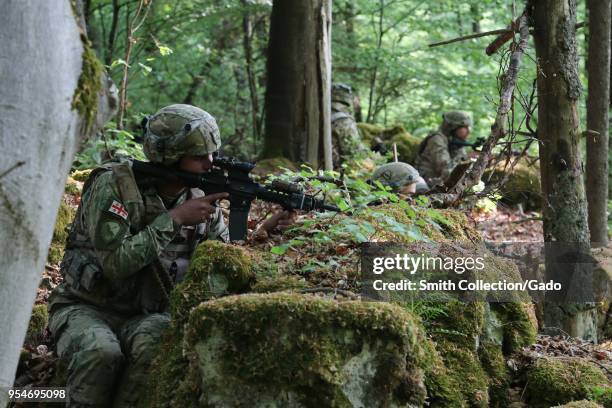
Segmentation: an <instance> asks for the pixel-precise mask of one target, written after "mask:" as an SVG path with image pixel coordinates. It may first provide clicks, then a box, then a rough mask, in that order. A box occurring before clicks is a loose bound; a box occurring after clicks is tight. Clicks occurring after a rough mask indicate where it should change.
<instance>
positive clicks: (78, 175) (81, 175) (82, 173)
mask: <svg viewBox="0 0 612 408" xmlns="http://www.w3.org/2000/svg"><path fill="white" fill-rule="evenodd" d="M91 170H92V169H87V170H75V171H73V172H72V174H71V175H70V177H71V178H72V179H74V180H76V181H81V182H83V183H84V182H86V181H87V179H88V178H89V175H90V174H91Z"/></svg>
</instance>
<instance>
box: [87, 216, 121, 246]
mask: <svg viewBox="0 0 612 408" xmlns="http://www.w3.org/2000/svg"><path fill="white" fill-rule="evenodd" d="M127 230H128V225H127V224H126V223H125V222H123V221H121V220H119V219H118V218H117V217H115V216H113V215H110V214H109V213H102V215H101V217H100V219H99V220H98V224H97V225H96V233H95V237H94V246H95V247H96V248H98V249H113V248H116V247H118V246H119V245H120V244H121V241H122V240H123V237H124V235H125V233H126V232H127Z"/></svg>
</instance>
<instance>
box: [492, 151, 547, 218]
mask: <svg viewBox="0 0 612 408" xmlns="http://www.w3.org/2000/svg"><path fill="white" fill-rule="evenodd" d="M504 167H505V162H502V163H500V164H499V165H497V166H496V167H495V168H493V169H490V170H487V171H485V173H484V175H483V176H482V180H483V181H485V183H488V182H490V183H497V182H499V181H501V180H502V179H503V177H504V176H505V173H506V171H507V170H505V169H504ZM500 193H501V196H502V199H501V200H502V202H503V203H505V204H508V205H517V204H521V205H522V206H523V209H525V210H538V209H540V208H541V206H542V203H541V200H542V189H541V187H540V165H539V163H534V164H530V163H529V162H528V160H527V159H521V160H520V161H519V162H518V163H517V164H516V166H515V167H514V170H513V171H512V173H511V174H510V175H509V176H508V179H507V180H506V182H505V183H504V184H503V185H502V186H501V188H500Z"/></svg>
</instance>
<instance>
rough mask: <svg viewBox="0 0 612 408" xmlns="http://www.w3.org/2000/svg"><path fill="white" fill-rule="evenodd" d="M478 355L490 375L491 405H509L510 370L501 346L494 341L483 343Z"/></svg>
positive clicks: (500, 406)
mask: <svg viewBox="0 0 612 408" xmlns="http://www.w3.org/2000/svg"><path fill="white" fill-rule="evenodd" d="M478 356H479V358H480V362H481V364H482V367H483V368H484V370H485V372H486V373H487V375H488V377H489V399H490V403H489V406H490V407H499V408H504V407H507V406H508V387H509V386H510V372H509V371H508V368H507V367H506V360H505V359H504V355H503V353H502V350H501V347H500V346H499V345H498V344H494V343H483V344H481V345H480V347H479V349H478Z"/></svg>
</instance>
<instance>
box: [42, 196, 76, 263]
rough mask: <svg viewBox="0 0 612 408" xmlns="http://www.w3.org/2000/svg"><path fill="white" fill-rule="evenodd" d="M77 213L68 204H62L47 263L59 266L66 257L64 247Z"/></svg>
mask: <svg viewBox="0 0 612 408" xmlns="http://www.w3.org/2000/svg"><path fill="white" fill-rule="evenodd" d="M75 213H76V211H75V210H74V209H73V208H72V207H70V206H69V205H68V204H66V203H65V202H63V201H62V202H61V203H60V207H59V210H58V212H57V218H56V220H55V227H54V228H53V239H52V240H51V246H50V247H49V252H48V254H47V262H48V263H50V264H51V265H57V264H59V263H60V262H61V260H62V258H63V256H64V246H65V245H66V239H67V238H68V232H69V230H70V224H71V223H72V220H73V219H74V214H75Z"/></svg>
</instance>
